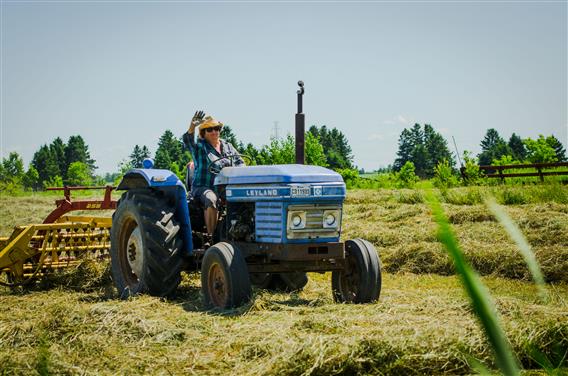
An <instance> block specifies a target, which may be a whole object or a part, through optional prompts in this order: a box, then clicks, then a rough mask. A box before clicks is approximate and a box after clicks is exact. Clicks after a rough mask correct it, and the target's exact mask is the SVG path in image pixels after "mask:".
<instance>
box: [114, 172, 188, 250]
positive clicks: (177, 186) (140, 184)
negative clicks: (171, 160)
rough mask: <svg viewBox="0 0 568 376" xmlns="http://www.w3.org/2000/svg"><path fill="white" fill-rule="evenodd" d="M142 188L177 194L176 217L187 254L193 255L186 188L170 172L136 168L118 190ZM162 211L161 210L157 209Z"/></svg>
mask: <svg viewBox="0 0 568 376" xmlns="http://www.w3.org/2000/svg"><path fill="white" fill-rule="evenodd" d="M140 188H142V189H143V188H152V189H160V190H164V191H166V192H171V193H173V192H175V193H174V194H175V199H176V206H177V210H176V217H177V219H178V221H179V223H180V225H181V232H182V236H183V243H184V250H185V254H186V255H188V256H191V255H192V253H193V239H192V236H191V222H190V220H189V208H188V206H187V192H186V190H185V186H184V185H183V183H182V182H181V180H179V179H178V177H177V176H176V174H174V173H173V172H171V171H169V170H159V169H147V168H135V169H132V170H129V171H128V172H127V173H126V174H124V177H123V178H122V180H121V181H120V184H119V185H118V187H117V188H116V189H117V190H129V189H140ZM156 210H160V208H156Z"/></svg>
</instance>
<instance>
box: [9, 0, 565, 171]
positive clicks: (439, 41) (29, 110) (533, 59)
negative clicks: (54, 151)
mask: <svg viewBox="0 0 568 376" xmlns="http://www.w3.org/2000/svg"><path fill="white" fill-rule="evenodd" d="M1 9H2V12H1V13H2V14H1V23H2V27H1V29H2V36H1V41H2V45H1V58H2V59H1V60H2V67H1V73H2V74H1V76H2V81H1V85H0V86H1V94H2V98H1V105H2V113H1V132H0V136H1V140H0V147H1V150H0V152H1V156H2V157H5V156H7V155H8V154H9V153H10V152H11V151H17V152H18V153H20V154H21V155H22V156H23V158H24V162H25V163H26V165H27V164H28V163H29V162H30V160H31V158H32V156H33V153H34V151H36V150H37V149H38V148H39V147H40V146H41V145H42V144H44V143H49V142H51V141H52V140H53V139H54V138H55V137H57V136H59V137H61V138H62V139H63V140H64V141H66V140H67V139H68V138H69V136H70V135H74V134H80V135H82V136H83V138H84V139H85V141H86V142H87V143H88V145H89V147H90V151H91V156H92V157H93V158H95V159H96V161H97V165H98V166H99V170H98V172H99V173H105V172H111V171H114V170H116V168H117V165H118V163H119V162H120V161H121V160H122V159H124V158H126V157H127V156H128V155H129V154H130V152H131V151H132V148H133V147H134V145H135V144H139V145H147V146H149V147H150V149H151V150H152V151H155V147H156V143H157V140H158V138H159V137H160V135H161V134H162V133H163V132H164V131H165V130H166V129H170V130H172V131H174V133H176V134H179V135H181V134H182V133H183V132H184V131H185V130H186V129H187V124H188V121H189V120H190V118H191V116H192V115H193V113H194V112H195V111H196V110H197V109H204V110H205V111H206V112H208V113H210V114H212V115H213V116H214V117H216V118H218V119H219V120H221V121H223V122H225V123H226V124H229V125H231V126H232V128H233V129H234V131H235V133H236V134H237V136H238V137H239V138H240V139H242V140H244V141H246V142H252V143H253V144H255V145H257V146H260V145H262V144H266V143H268V142H269V138H270V136H271V135H273V134H274V129H273V128H274V122H275V121H277V122H278V126H279V129H280V131H279V133H280V135H285V134H286V133H287V132H290V133H292V134H293V132H294V113H295V112H296V95H295V92H296V88H297V86H296V82H297V81H298V80H299V79H301V80H304V82H305V84H306V95H305V98H304V112H305V113H306V124H307V125H312V124H316V125H324V124H325V125H327V126H328V127H336V128H338V129H339V130H341V131H342V132H343V133H344V134H345V135H346V136H347V138H348V140H349V142H350V144H351V146H352V149H353V152H354V156H355V160H354V161H355V163H356V164H357V165H358V166H359V167H363V168H365V169H374V168H377V167H380V166H386V165H388V164H390V163H392V162H393V160H394V158H395V153H396V150H397V142H398V136H399V135H400V132H401V131H402V129H403V128H405V127H409V126H411V125H413V124H414V123H415V122H418V123H421V124H423V123H429V124H432V125H433V126H434V128H435V129H437V130H438V131H439V132H441V133H442V134H443V135H444V136H445V137H446V139H447V140H448V142H449V144H450V145H452V144H453V143H452V141H451V137H452V136H453V137H455V139H456V142H457V145H458V148H459V149H460V151H463V150H470V151H473V152H474V153H478V152H479V151H480V147H479V142H480V141H481V139H482V138H483V136H484V134H485V132H486V130H487V129H488V128H495V129H497V130H498V131H499V133H500V134H501V135H502V136H504V137H505V138H508V137H509V136H510V135H511V133H513V132H516V133H517V134H519V135H521V137H533V138H534V137H537V136H538V134H545V135H550V134H554V135H555V136H556V137H558V138H559V139H560V141H561V142H563V143H564V144H565V145H567V144H568V142H567V141H568V121H567V102H568V99H567V86H568V83H567V80H568V79H567V71H568V68H567V66H568V64H567V59H568V47H567V46H568V42H567V39H568V37H567V18H568V15H567V12H568V10H567V2H565V1H561V2H490V3H488V2H475V1H473V2H472V1H467V2H419V1H412V2H403V3H396V2H322V3H315V2H309V3H299V2H280V3H274V2H272V3H271V2H238V3H230V2H215V3H207V2H181V1H176V2H158V1H155V2H148V1H145V2H140V1H138V2H124V1H123V2H118V3H113V2H96V1H89V2H67V1H58V2H48V1H44V2H40V1H31V2H23V1H19V2H16V1H2V5H1ZM452 150H453V145H452Z"/></svg>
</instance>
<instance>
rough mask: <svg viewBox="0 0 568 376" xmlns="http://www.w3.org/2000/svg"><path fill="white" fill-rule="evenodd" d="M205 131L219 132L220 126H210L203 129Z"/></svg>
mask: <svg viewBox="0 0 568 376" xmlns="http://www.w3.org/2000/svg"><path fill="white" fill-rule="evenodd" d="M205 131H206V132H207V133H211V132H213V131H217V132H221V127H211V128H207V129H205Z"/></svg>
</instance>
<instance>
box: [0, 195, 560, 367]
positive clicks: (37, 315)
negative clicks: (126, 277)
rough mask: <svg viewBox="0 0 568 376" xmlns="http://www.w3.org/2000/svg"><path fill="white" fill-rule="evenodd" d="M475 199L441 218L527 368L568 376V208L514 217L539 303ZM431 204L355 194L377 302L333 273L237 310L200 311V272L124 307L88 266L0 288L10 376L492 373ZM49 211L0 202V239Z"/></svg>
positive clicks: (3, 359) (351, 226)
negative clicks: (376, 280)
mask: <svg viewBox="0 0 568 376" xmlns="http://www.w3.org/2000/svg"><path fill="white" fill-rule="evenodd" d="M555 189H556V188H555ZM561 189H566V188H561ZM561 192H562V191H561ZM478 193H479V192H477V193H475V192H474V193H471V191H469V189H467V190H460V189H458V190H456V191H451V192H449V193H448V192H446V195H448V197H454V198H453V200H454V201H452V200H450V199H447V200H446V204H444V207H445V209H446V212H447V214H448V216H449V218H450V221H451V222H452V223H453V226H454V228H455V230H456V232H457V234H458V236H459V240H460V242H461V244H462V246H463V248H464V251H465V252H466V254H467V256H468V258H469V259H470V261H471V262H472V263H473V264H474V266H475V268H476V269H478V270H480V272H481V273H482V274H483V275H485V277H483V281H484V282H485V283H486V284H487V285H488V287H489V289H490V291H491V293H492V295H493V297H494V299H495V301H496V305H497V308H498V311H499V313H500V315H501V318H502V321H503V326H504V329H505V332H506V333H507V335H508V337H509V339H510V341H511V343H512V345H513V348H514V350H515V352H516V354H517V356H518V358H519V359H520V361H521V363H522V366H523V367H524V368H525V369H528V370H530V369H533V370H534V369H539V368H542V367H541V366H539V364H538V363H537V361H535V354H536V352H535V349H537V350H538V351H539V352H540V353H542V354H544V356H545V358H546V359H548V360H549V361H550V362H551V363H552V366H553V367H555V366H558V365H560V364H561V363H562V365H563V367H567V361H566V358H564V359H562V357H563V356H564V355H565V354H566V352H567V351H568V285H567V284H566V282H567V280H568V277H567V275H566V274H568V272H567V270H568V269H567V268H566V266H568V265H567V264H566V262H568V254H567V249H568V203H564V202H562V196H561V195H560V196H558V197H560V199H550V200H548V198H547V197H550V196H547V195H546V194H545V195H542V196H541V197H536V196H535V195H530V196H528V198H527V200H526V203H523V204H514V205H507V206H506V209H505V210H506V211H507V212H508V213H509V214H510V215H511V216H512V217H513V218H514V219H515V220H516V221H517V223H519V225H520V226H521V228H522V230H523V232H524V233H525V235H526V236H527V238H528V239H529V242H530V243H531V245H532V246H533V247H534V249H535V251H536V253H537V258H538V260H539V262H540V263H541V266H542V268H543V272H544V274H545V277H546V278H547V280H548V281H549V282H550V283H549V284H548V286H547V288H548V291H549V294H550V300H549V301H548V302H547V303H543V302H541V301H540V300H539V299H538V297H537V293H536V288H535V287H534V285H533V284H532V283H531V282H530V281H529V279H528V272H527V271H526V270H525V269H526V267H525V266H524V263H523V261H522V258H521V257H520V256H519V255H517V252H516V251H515V249H514V247H513V245H512V243H511V241H510V240H509V239H508V238H507V236H506V234H505V232H504V231H503V230H502V229H501V228H500V225H499V224H498V223H497V222H495V220H494V219H493V218H492V216H491V215H490V214H489V212H488V211H487V209H485V207H484V206H483V205H482V204H481V201H479V200H477V199H475V197H477V195H478ZM421 194H422V193H421V192H420V191H394V190H393V191H390V190H382V191H363V190H362V191H349V192H348V199H347V202H346V205H345V213H344V218H343V223H344V227H343V230H344V237H345V239H347V238H351V237H359V236H360V237H365V238H367V239H369V240H370V241H372V242H373V243H374V244H375V245H376V246H377V249H378V250H379V252H380V254H381V258H382V261H383V268H384V270H385V271H386V273H384V275H383V290H382V293H381V299H380V301H379V302H378V303H377V304H367V305H357V306H354V305H339V304H334V303H333V301H332V299H331V291H330V290H331V289H330V285H331V283H330V276H329V274H324V275H321V274H310V282H309V283H308V285H307V286H306V288H305V289H304V291H302V292H301V293H298V294H277V293H270V292H267V291H263V290H255V291H254V297H253V299H252V301H251V302H250V303H249V304H247V305H245V306H243V307H240V308H239V309H237V310H234V311H229V312H206V311H204V309H203V306H202V303H201V300H200V296H199V288H200V286H199V276H198V274H191V275H186V276H185V277H184V280H183V283H182V285H181V287H180V289H179V294H178V297H177V298H176V299H175V300H171V301H163V300H160V299H156V298H152V297H147V296H143V297H137V298H134V299H130V300H128V301H120V300H118V299H117V298H116V296H115V293H114V291H113V289H112V286H111V284H110V281H109V277H108V272H107V271H106V270H105V265H101V264H92V263H85V264H84V265H83V267H82V268H80V269H78V270H75V271H70V272H69V273H67V274H65V275H62V276H59V277H58V278H55V279H52V280H49V281H45V282H44V283H43V284H40V285H38V286H36V287H35V288H33V289H29V290H26V291H16V292H12V291H9V290H7V289H2V290H0V374H6V375H8V374H10V375H12V374H22V375H28V374H87V375H90V374H92V375H99V374H108V375H111V374H112V375H114V374H168V375H169V374H180V375H181V374H219V375H221V374H223V375H224V374H228V373H231V374H237V375H240V374H243V375H244V374H255V375H263V374H267V375H280V374H285V375H302V374H306V375H327V374H387V375H391V374H392V375H400V374H416V375H419V374H467V373H471V372H472V368H471V367H470V365H469V364H470V363H469V361H470V359H471V358H472V357H473V358H475V359H478V360H480V361H482V362H484V363H485V364H487V365H489V366H493V365H492V355H491V351H490V349H489V348H488V346H487V344H486V342H485V339H484V337H483V334H482V333H481V330H480V327H479V325H478V323H477V321H476V319H475V317H474V316H473V315H472V311H471V309H470V307H469V304H468V301H467V299H466V297H465V295H464V293H463V291H462V288H461V285H460V283H459V280H458V278H457V277H455V276H454V275H453V268H452V266H451V263H450V262H449V259H448V258H447V256H445V253H444V251H443V250H442V248H441V247H440V245H439V244H438V243H437V242H436V235H435V234H436V229H435V226H434V223H433V221H432V219H431V217H430V214H429V210H428V208H427V206H426V205H425V204H424V203H423V202H422V201H421V200H422V199H421ZM565 194H566V195H567V196H568V192H565ZM452 195H453V196H452ZM467 196H472V197H474V198H473V199H471V198H469V199H468V198H467ZM456 197H457V198H456ZM464 197H465V198H464ZM535 197H536V198H535ZM555 197H557V196H555ZM52 200H53V197H51V196H50V197H43V196H41V195H36V196H34V197H17V198H13V197H0V208H1V213H0V235H1V236H6V235H8V233H9V232H10V228H11V227H12V226H13V225H14V224H16V223H20V224H22V223H27V222H38V221H40V220H41V219H42V218H43V217H44V216H45V214H47V213H48V212H49V211H50V210H51V208H52ZM468 200H469V202H470V203H471V204H472V205H466V204H464V203H463V202H462V201H468ZM498 200H499V201H500V202H504V201H503V197H498ZM412 202H414V203H412ZM452 202H453V203H452ZM456 202H460V203H459V204H457V203H456ZM20 219H24V220H22V221H19V220H20ZM18 221H19V222H18ZM532 372H537V373H540V372H538V371H531V372H530V373H532ZM559 372H566V368H564V371H562V370H559Z"/></svg>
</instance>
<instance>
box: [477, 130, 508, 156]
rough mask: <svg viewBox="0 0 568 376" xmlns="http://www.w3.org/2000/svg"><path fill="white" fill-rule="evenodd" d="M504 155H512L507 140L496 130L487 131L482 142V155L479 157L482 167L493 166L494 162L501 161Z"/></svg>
mask: <svg viewBox="0 0 568 376" xmlns="http://www.w3.org/2000/svg"><path fill="white" fill-rule="evenodd" d="M504 155H512V151H511V149H510V148H509V145H507V143H506V142H505V140H504V139H503V138H502V137H501V136H500V135H499V132H497V130H495V129H494V128H490V129H488V130H487V133H486V134H485V137H484V138H483V140H482V141H481V153H480V154H479V155H478V159H479V164H480V165H491V164H492V163H493V160H495V159H501V157H502V156H504Z"/></svg>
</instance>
